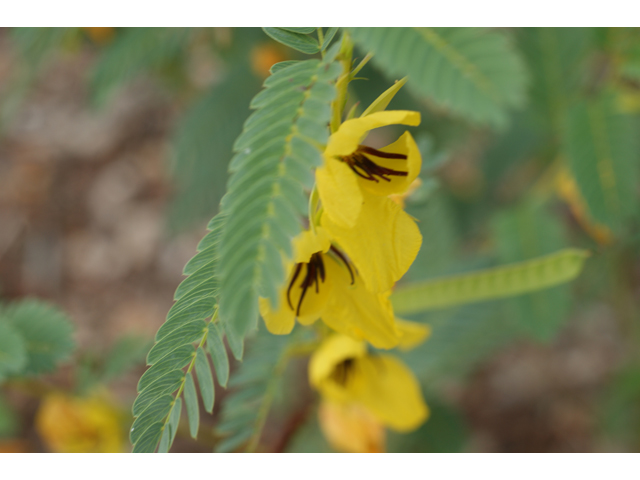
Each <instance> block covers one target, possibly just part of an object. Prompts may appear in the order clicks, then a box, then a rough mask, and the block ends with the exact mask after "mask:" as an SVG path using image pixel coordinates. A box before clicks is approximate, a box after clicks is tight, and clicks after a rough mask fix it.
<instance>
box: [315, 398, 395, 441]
mask: <svg viewBox="0 0 640 480" xmlns="http://www.w3.org/2000/svg"><path fill="white" fill-rule="evenodd" d="M318 420H319V423H320V429H321V430H322V433H323V434H324V436H325V438H326V439H327V441H328V442H329V444H330V445H331V446H332V447H333V448H334V449H336V450H338V451H341V452H348V453H381V452H384V451H385V443H386V442H385V429H384V427H383V426H382V425H381V424H380V422H378V420H376V418H375V417H374V416H373V415H372V414H371V413H369V411H367V410H366V409H365V408H363V407H362V406H360V405H358V404H354V403H351V404H345V403H336V402H331V401H328V400H325V401H323V402H322V403H320V408H319V409H318Z"/></svg>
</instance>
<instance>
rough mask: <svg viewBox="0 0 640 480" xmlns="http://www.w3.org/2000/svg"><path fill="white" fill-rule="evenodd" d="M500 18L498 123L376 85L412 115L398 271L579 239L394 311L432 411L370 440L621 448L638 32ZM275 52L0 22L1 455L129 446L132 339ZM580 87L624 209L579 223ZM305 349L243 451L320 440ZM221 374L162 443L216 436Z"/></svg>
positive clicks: (634, 331)
mask: <svg viewBox="0 0 640 480" xmlns="http://www.w3.org/2000/svg"><path fill="white" fill-rule="evenodd" d="M500 34H501V35H504V36H505V37H506V38H507V39H508V41H509V42H510V43H511V45H512V47H513V48H514V49H515V51H516V52H517V54H518V55H519V56H520V57H521V58H522V61H523V62H524V63H525V66H526V69H527V71H528V78H529V83H528V85H529V87H528V101H527V103H526V106H525V107H523V108H521V109H519V110H517V111H514V112H513V114H512V115H511V117H510V120H509V123H508V125H507V126H505V127H504V128H502V129H501V130H500V129H499V130H496V129H490V128H488V127H483V126H478V125H476V124H473V123H469V122H468V121H467V120H465V119H464V118H460V117H456V116H454V115H451V114H450V113H449V112H447V111H446V110H444V109H442V108H441V107H437V106H435V105H434V104H433V103H432V102H430V101H429V100H428V99H426V98H423V97H421V96H420V95H415V94H413V93H412V92H411V91H410V90H408V89H403V90H401V91H400V93H399V94H398V95H397V96H396V98H395V99H394V100H393V102H392V103H391V105H390V108H392V109H411V110H420V111H421V113H422V115H423V122H422V125H421V126H420V127H419V128H417V129H414V130H413V132H414V134H415V137H416V139H417V141H418V144H419V146H420V148H421V150H422V154H423V161H424V166H423V172H422V175H421V178H422V185H421V187H420V188H419V189H418V190H417V191H416V192H415V193H414V194H413V195H412V196H411V197H410V198H409V199H408V200H407V210H408V211H409V213H411V214H412V215H413V216H415V217H416V218H417V219H418V220H419V221H420V223H419V225H420V228H421V230H422V234H423V236H424V242H423V247H422V251H421V252H420V255H419V257H418V259H417V261H416V262H415V264H414V265H413V266H412V269H411V270H410V271H409V273H408V274H407V276H406V278H405V279H404V280H403V281H414V280H421V279H428V278H433V277H437V276H441V275H447V274H452V273H459V272H464V271H469V270H474V269H478V268H484V267H489V266H493V265H497V264H502V263H508V262H514V261H518V260H525V259H527V258H532V257H535V256H539V255H543V254H545V253H550V252H553V251H556V250H558V249H561V248H565V247H568V246H576V247H580V248H587V249H589V250H590V251H592V252H593V255H592V257H591V258H590V259H589V260H588V262H587V264H586V268H585V270H584V272H583V273H582V275H581V276H580V277H579V278H578V279H577V280H576V281H575V282H573V283H571V284H569V285H563V286H560V287H555V288H552V289H548V290H545V291H542V292H539V293H535V294H529V295H524V296H520V297H518V298H515V299H511V300H503V301H495V302H487V303H482V304H474V305H470V306H466V307H460V308H450V309H446V310H442V311H437V312H433V313H429V314H422V315H419V316H416V317H415V318H414V319H415V320H419V321H424V322H427V323H429V324H430V325H431V326H432V328H433V335H432V337H431V339H430V340H429V341H427V342H426V343H425V344H424V345H423V346H421V347H420V348H418V349H416V350H415V351H412V352H410V353H408V354H405V355H404V359H405V361H406V362H407V363H408V364H409V365H410V367H411V368H412V369H413V370H414V372H416V374H417V375H418V377H419V378H420V380H421V383H422V384H423V389H424V393H425V396H426V398H427V402H428V403H429V405H430V407H431V409H432V415H431V418H430V419H429V421H428V422H427V423H426V424H425V425H424V426H423V427H421V428H420V429H419V430H418V431H416V432H413V433H411V434H409V435H395V434H389V437H388V449H389V450H390V451H416V452H450V451H452V452H456V451H479V452H556V451H557V452H574V451H582V452H595V451H638V449H639V448H640V356H639V354H638V352H639V351H640V328H639V327H640V309H639V299H640V249H639V247H640V229H639V226H640V225H639V223H640V222H638V219H639V217H638V211H639V210H640V208H638V205H640V202H639V197H638V196H639V188H638V184H639V182H638V180H640V176H639V175H638V168H637V167H638V166H639V165H640V147H639V146H638V142H637V139H638V137H640V129H639V128H638V125H639V124H638V123H637V117H638V113H639V112H640V32H639V31H638V29H586V28H585V29H505V30H500ZM364 54H366V52H362V51H360V52H357V53H356V55H355V56H356V57H359V58H362V57H363V56H364ZM296 58H302V55H301V54H299V53H298V52H295V51H293V50H290V49H288V48H287V47H285V46H283V45H280V44H278V43H275V42H273V41H272V40H271V39H270V38H269V37H267V36H266V35H265V34H264V33H263V32H262V30H260V29H252V28H241V29H226V28H225V29H223V28H217V29H137V28H126V29H125V28H65V29H45V28H39V29H0V336H2V335H3V334H4V341H3V340H2V339H0V350H2V348H4V350H3V352H7V351H8V352H11V351H12V350H11V348H16V349H18V350H19V348H18V344H20V343H21V342H22V343H24V348H23V350H21V352H22V353H20V352H18V353H16V355H18V356H19V355H22V356H23V357H24V358H23V359H22V360H20V361H16V362H17V363H16V362H14V363H11V361H5V360H3V359H2V357H1V356H0V451H4V452H8V451H16V452H17V451H27V452H40V451H55V452H62V451H130V444H129V442H128V439H127V432H128V429H129V428H130V425H131V421H132V417H131V413H130V411H131V405H132V403H133V401H134V399H135V396H136V384H137V382H138V379H139V378H140V375H141V374H142V373H143V372H144V358H145V356H146V354H147V352H148V350H149V348H150V346H151V344H152V341H153V337H154V335H155V332H156V331H157V329H158V328H159V327H160V325H161V324H162V323H163V321H164V318H165V316H166V313H167V311H168V310H169V308H170V306H171V304H172V299H173V293H174V291H175V288H176V287H177V285H178V284H179V283H180V281H181V279H182V278H183V277H182V268H183V266H184V265H185V263H186V262H187V261H188V260H189V259H190V258H191V257H192V256H193V255H194V253H195V248H196V245H197V243H198V242H199V240H200V239H201V238H202V237H203V236H204V234H205V226H206V224H207V222H208V221H209V220H210V219H211V218H212V217H213V215H215V214H216V213H217V210H218V203H219V201H220V198H221V197H222V195H223V194H224V188H225V184H226V179H227V176H226V166H227V163H228V161H229V159H230V158H231V154H232V145H233V142H234V141H235V139H236V137H237V136H238V134H239V133H240V132H241V130H242V124H243V122H244V120H246V118H247V117H248V115H249V113H250V112H249V108H248V105H249V102H250V100H251V98H252V97H253V96H254V95H255V94H256V93H257V92H258V91H259V90H260V87H261V84H262V81H263V80H264V78H266V77H267V76H268V75H269V68H270V67H271V65H273V64H274V63H276V62H279V61H283V60H288V59H296ZM378 67H379V66H377V65H376V62H375V59H374V61H372V62H371V63H370V64H369V65H367V66H366V67H365V68H364V69H363V70H362V71H361V73H360V74H359V77H364V78H366V79H368V80H357V81H355V82H354V83H353V84H352V91H351V99H350V102H351V103H352V104H353V103H355V102H360V105H362V106H365V107H366V106H367V105H368V104H369V103H370V102H371V101H373V100H374V99H375V98H376V97H377V96H378V95H379V94H380V93H381V92H382V91H384V90H385V89H386V88H388V86H390V85H391V84H392V83H393V81H394V80H395V78H393V77H390V76H385V74H384V70H382V69H379V68H378ZM594 98H596V99H600V98H604V99H605V100H603V101H606V102H607V105H608V107H607V108H609V109H611V111H612V112H614V113H615V122H618V121H623V122H624V125H623V126H622V127H621V128H617V127H615V126H616V125H618V123H613V124H612V125H613V127H611V130H612V131H615V132H617V133H616V135H618V136H616V137H615V138H614V140H613V143H614V144H615V145H616V148H619V150H616V151H615V152H614V153H612V155H614V156H615V157H616V158H623V159H624V161H623V162H622V164H623V165H627V167H628V170H625V171H623V173H622V175H623V176H625V177H628V178H630V179H631V180H630V184H631V185H632V188H631V190H630V193H626V194H627V197H624V196H621V198H622V201H623V202H625V204H630V205H631V206H630V207H629V209H628V210H629V211H631V214H630V215H625V216H623V217H621V218H616V219H615V224H613V223H611V224H607V223H606V222H601V221H597V220H594V218H598V216H597V215H593V214H590V212H589V210H588V208H587V206H586V203H585V200H584V198H582V197H581V194H580V190H579V188H578V185H577V183H576V179H575V178H574V177H573V176H572V174H571V173H570V170H569V169H568V168H567V167H566V165H565V164H566V161H565V160H566V157H567V155H571V154H572V152H574V151H579V149H580V148H583V149H589V148H591V147H590V146H589V145H590V144H591V143H594V144H595V146H594V147H593V149H596V148H597V145H598V142H597V139H596V140H594V135H595V134H594V133H593V132H589V131H587V133H586V135H584V136H581V135H582V133H581V131H580V128H579V127H580V125H579V123H580V119H581V118H582V117H583V116H584V115H583V114H582V113H581V110H580V108H582V107H581V105H582V103H583V102H588V101H591V100H592V99H594ZM598 101H599V100H598ZM361 109H362V107H361ZM565 118H568V119H569V120H568V122H569V123H568V126H567V124H566V123H565ZM572 118H573V119H574V120H575V121H574V123H575V124H576V125H577V126H575V125H574V126H572V123H571V122H572ZM607 118H608V117H607ZM612 118H613V117H612ZM620 119H622V120H620ZM605 120H606V121H608V120H607V119H605ZM612 121H613V120H612ZM574 127H575V128H574ZM614 127H615V128H614ZM567 131H569V132H572V133H571V135H569V134H567V133H566V132H567ZM576 132H577V133H576ZM595 133H597V132H595ZM596 136H597V135H596ZM392 137H393V135H390V137H389V138H392ZM376 142H378V144H379V145H384V144H385V143H388V142H386V137H385V132H382V133H381V134H380V136H379V138H377V139H376V138H374V139H373V143H374V144H375V143H376ZM605 146H606V145H605ZM593 149H592V150H593ZM588 151H591V150H588ZM567 152H568V153H567ZM627 167H625V168H627ZM617 173H618V174H619V173H620V172H617ZM622 193H625V192H622ZM3 315H4V317H3ZM3 318H4V320H3ZM48 318H51V319H52V320H51V322H52V323H51V324H52V325H55V328H54V327H52V328H53V330H55V332H54V333H53V334H52V335H50V336H48V337H47V338H45V339H44V340H42V342H43V343H38V342H39V341H40V340H39V339H38V336H37V334H36V333H34V332H30V331H29V330H28V328H23V327H24V325H25V324H29V325H31V324H33V323H32V322H36V323H37V322H46V321H47V320H46V319H48ZM43 319H44V320H43ZM3 321H4V323H5V324H6V325H4V326H3ZM21 322H22V323H21ZM21 325H22V327H21ZM38 325H39V324H38ZM21 328H22V330H21ZM34 328H35V327H34ZM43 328H44V327H43ZM3 329H4V330H3ZM17 337H20V338H18V340H15V338H17ZM54 337H55V338H56V339H57V340H59V341H58V343H56V344H55V345H53V344H49V343H47V342H51V338H54ZM20 348H22V347H20ZM34 352H35V353H34ZM250 352H251V348H250V344H249V347H248V355H250ZM36 355H41V356H42V358H41V359H40V361H41V363H42V365H38V364H37V363H34V362H36V360H37V359H36ZM42 359H44V360H42ZM45 360H46V361H45ZM3 362H4V363H3ZM44 364H46V365H45V366H43V365H44ZM235 368H237V365H236V364H233V363H232V372H231V377H232V378H233V375H234V369H235ZM304 369H305V364H304V360H301V361H300V364H299V365H298V364H294V365H293V366H292V368H291V369H290V370H291V371H290V372H289V373H288V374H287V377H286V379H285V380H286V381H285V382H284V383H283V385H282V392H281V395H280V396H279V398H278V399H277V401H276V403H275V405H274V408H273V411H272V413H271V415H270V416H269V419H268V421H267V424H266V427H265V429H264V432H263V434H262V438H261V441H260V450H262V451H330V448H329V447H328V445H327V444H326V442H325V441H324V439H323V438H322V436H321V434H320V433H319V429H318V425H317V420H316V416H315V410H314V408H315V402H316V400H315V398H314V394H313V393H312V392H311V391H310V390H309V388H308V386H307V384H306V378H305V375H304V372H305V370H304ZM225 393H226V391H225V390H223V389H218V390H217V391H216V398H217V401H216V407H215V410H214V415H213V416H210V415H208V414H206V413H204V412H203V413H202V414H201V422H202V425H201V429H200V435H199V437H198V440H197V441H195V440H192V439H191V438H189V435H188V432H187V427H186V426H185V427H184V429H182V427H181V430H180V431H179V432H178V435H177V438H176V442H175V444H174V446H173V448H172V451H202V452H205V451H211V450H212V449H214V448H215V446H216V443H217V442H219V436H217V434H216V433H215V429H214V427H215V425H216V424H217V423H218V422H220V416H221V415H224V413H223V411H222V410H221V406H222V409H224V401H225ZM221 412H222V413H221ZM183 423H184V422H183Z"/></svg>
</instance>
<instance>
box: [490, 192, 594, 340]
mask: <svg viewBox="0 0 640 480" xmlns="http://www.w3.org/2000/svg"><path fill="white" fill-rule="evenodd" d="M494 231H495V235H494V237H495V238H496V241H497V247H498V248H497V250H498V258H499V260H500V263H511V262H519V261H523V260H532V259H535V258H539V257H540V256H541V255H549V254H552V253H553V252H556V251H559V250H560V249H562V248H564V247H566V246H567V243H566V240H565V238H564V231H563V227H562V224H561V223H560V222H559V221H558V219H557V218H556V217H554V216H552V215H550V214H548V213H547V212H546V211H545V210H544V209H543V208H541V207H540V206H538V205H535V204H523V205H520V206H518V207H516V208H514V209H511V210H507V211H505V212H501V214H500V215H498V216H497V217H496V218H495V221H494ZM576 253H577V252H576ZM547 258H548V257H547ZM568 258H569V257H567V259H568ZM578 258H579V257H577V259H578ZM582 258H583V259H584V256H583V257H582ZM566 266H567V267H568V266H569V262H567V263H566ZM557 271H558V272H559V270H557ZM576 273H577V272H576ZM570 308H571V288H570V286H569V285H567V284H563V285H557V286H555V287H554V288H550V289H545V290H542V291H539V292H534V293H529V294H526V295H521V296H518V297H517V298H514V299H510V300H507V301H506V302H505V314H506V315H507V317H508V318H509V319H510V320H511V321H512V323H513V324H514V326H515V327H516V328H517V329H518V330H519V331H521V332H522V333H525V334H528V335H530V336H532V337H534V338H536V339H537V340H543V341H544V340H550V339H552V338H553V337H554V336H555V335H556V334H557V333H558V331H559V330H560V328H561V327H562V326H563V325H564V323H565V322H566V320H567V316H568V314H569V310H570Z"/></svg>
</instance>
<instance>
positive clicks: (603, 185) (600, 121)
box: [563, 95, 640, 233]
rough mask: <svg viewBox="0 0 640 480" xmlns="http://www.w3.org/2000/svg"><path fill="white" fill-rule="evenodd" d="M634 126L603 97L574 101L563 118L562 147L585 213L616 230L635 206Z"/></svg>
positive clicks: (639, 165) (638, 150) (639, 152)
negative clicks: (573, 104) (564, 118)
mask: <svg viewBox="0 0 640 480" xmlns="http://www.w3.org/2000/svg"><path fill="white" fill-rule="evenodd" d="M637 128H638V122H637V120H636V119H634V118H633V117H631V116H629V115H622V114H620V113H617V112H616V109H615V104H614V99H613V98H612V97H610V96H607V95H603V96H600V97H597V98H594V99H592V100H589V101H583V102H581V103H579V104H577V105H575V106H574V107H573V108H571V109H570V110H569V112H568V115H567V117H566V129H565V135H564V138H563V140H564V142H563V143H564V150H565V153H566V156H567V159H568V161H569V167H570V169H571V172H572V174H573V176H574V178H575V180H576V182H577V184H578V188H579V189H580V193H581V194H582V196H583V197H584V200H585V201H586V204H587V206H588V209H589V214H590V217H591V219H592V220H595V221H596V222H598V223H601V224H604V225H607V226H608V227H609V228H611V229H612V230H613V231H614V232H617V233H619V232H620V231H621V229H622V228H623V226H624V224H625V220H628V219H629V218H630V217H632V216H634V215H637V213H638V210H639V209H640V208H639V204H638V201H637V179H638V176H639V175H640V161H639V160H640V147H639V146H638V134H637Z"/></svg>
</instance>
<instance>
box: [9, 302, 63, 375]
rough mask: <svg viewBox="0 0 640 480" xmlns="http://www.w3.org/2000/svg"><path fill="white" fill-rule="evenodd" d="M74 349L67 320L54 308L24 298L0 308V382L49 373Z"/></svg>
mask: <svg viewBox="0 0 640 480" xmlns="http://www.w3.org/2000/svg"><path fill="white" fill-rule="evenodd" d="M74 349H75V342H74V341H73V326H72V324H71V321H70V320H69V318H68V317H67V315H66V314H65V313H64V312H62V311H61V310H59V309H57V308H56V307H54V306H52V305H50V304H48V303H45V302H42V301H39V300H33V299H27V300H22V301H19V302H15V303H12V304H10V305H8V306H6V307H3V308H1V309H0V381H1V380H2V379H3V378H5V377H8V376H10V375H20V376H25V375H39V374H42V373H49V372H52V371H53V370H55V369H56V367H57V366H58V364H59V363H60V362H62V361H64V360H66V359H67V358H69V356H70V355H71V353H72V352H73V350H74Z"/></svg>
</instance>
